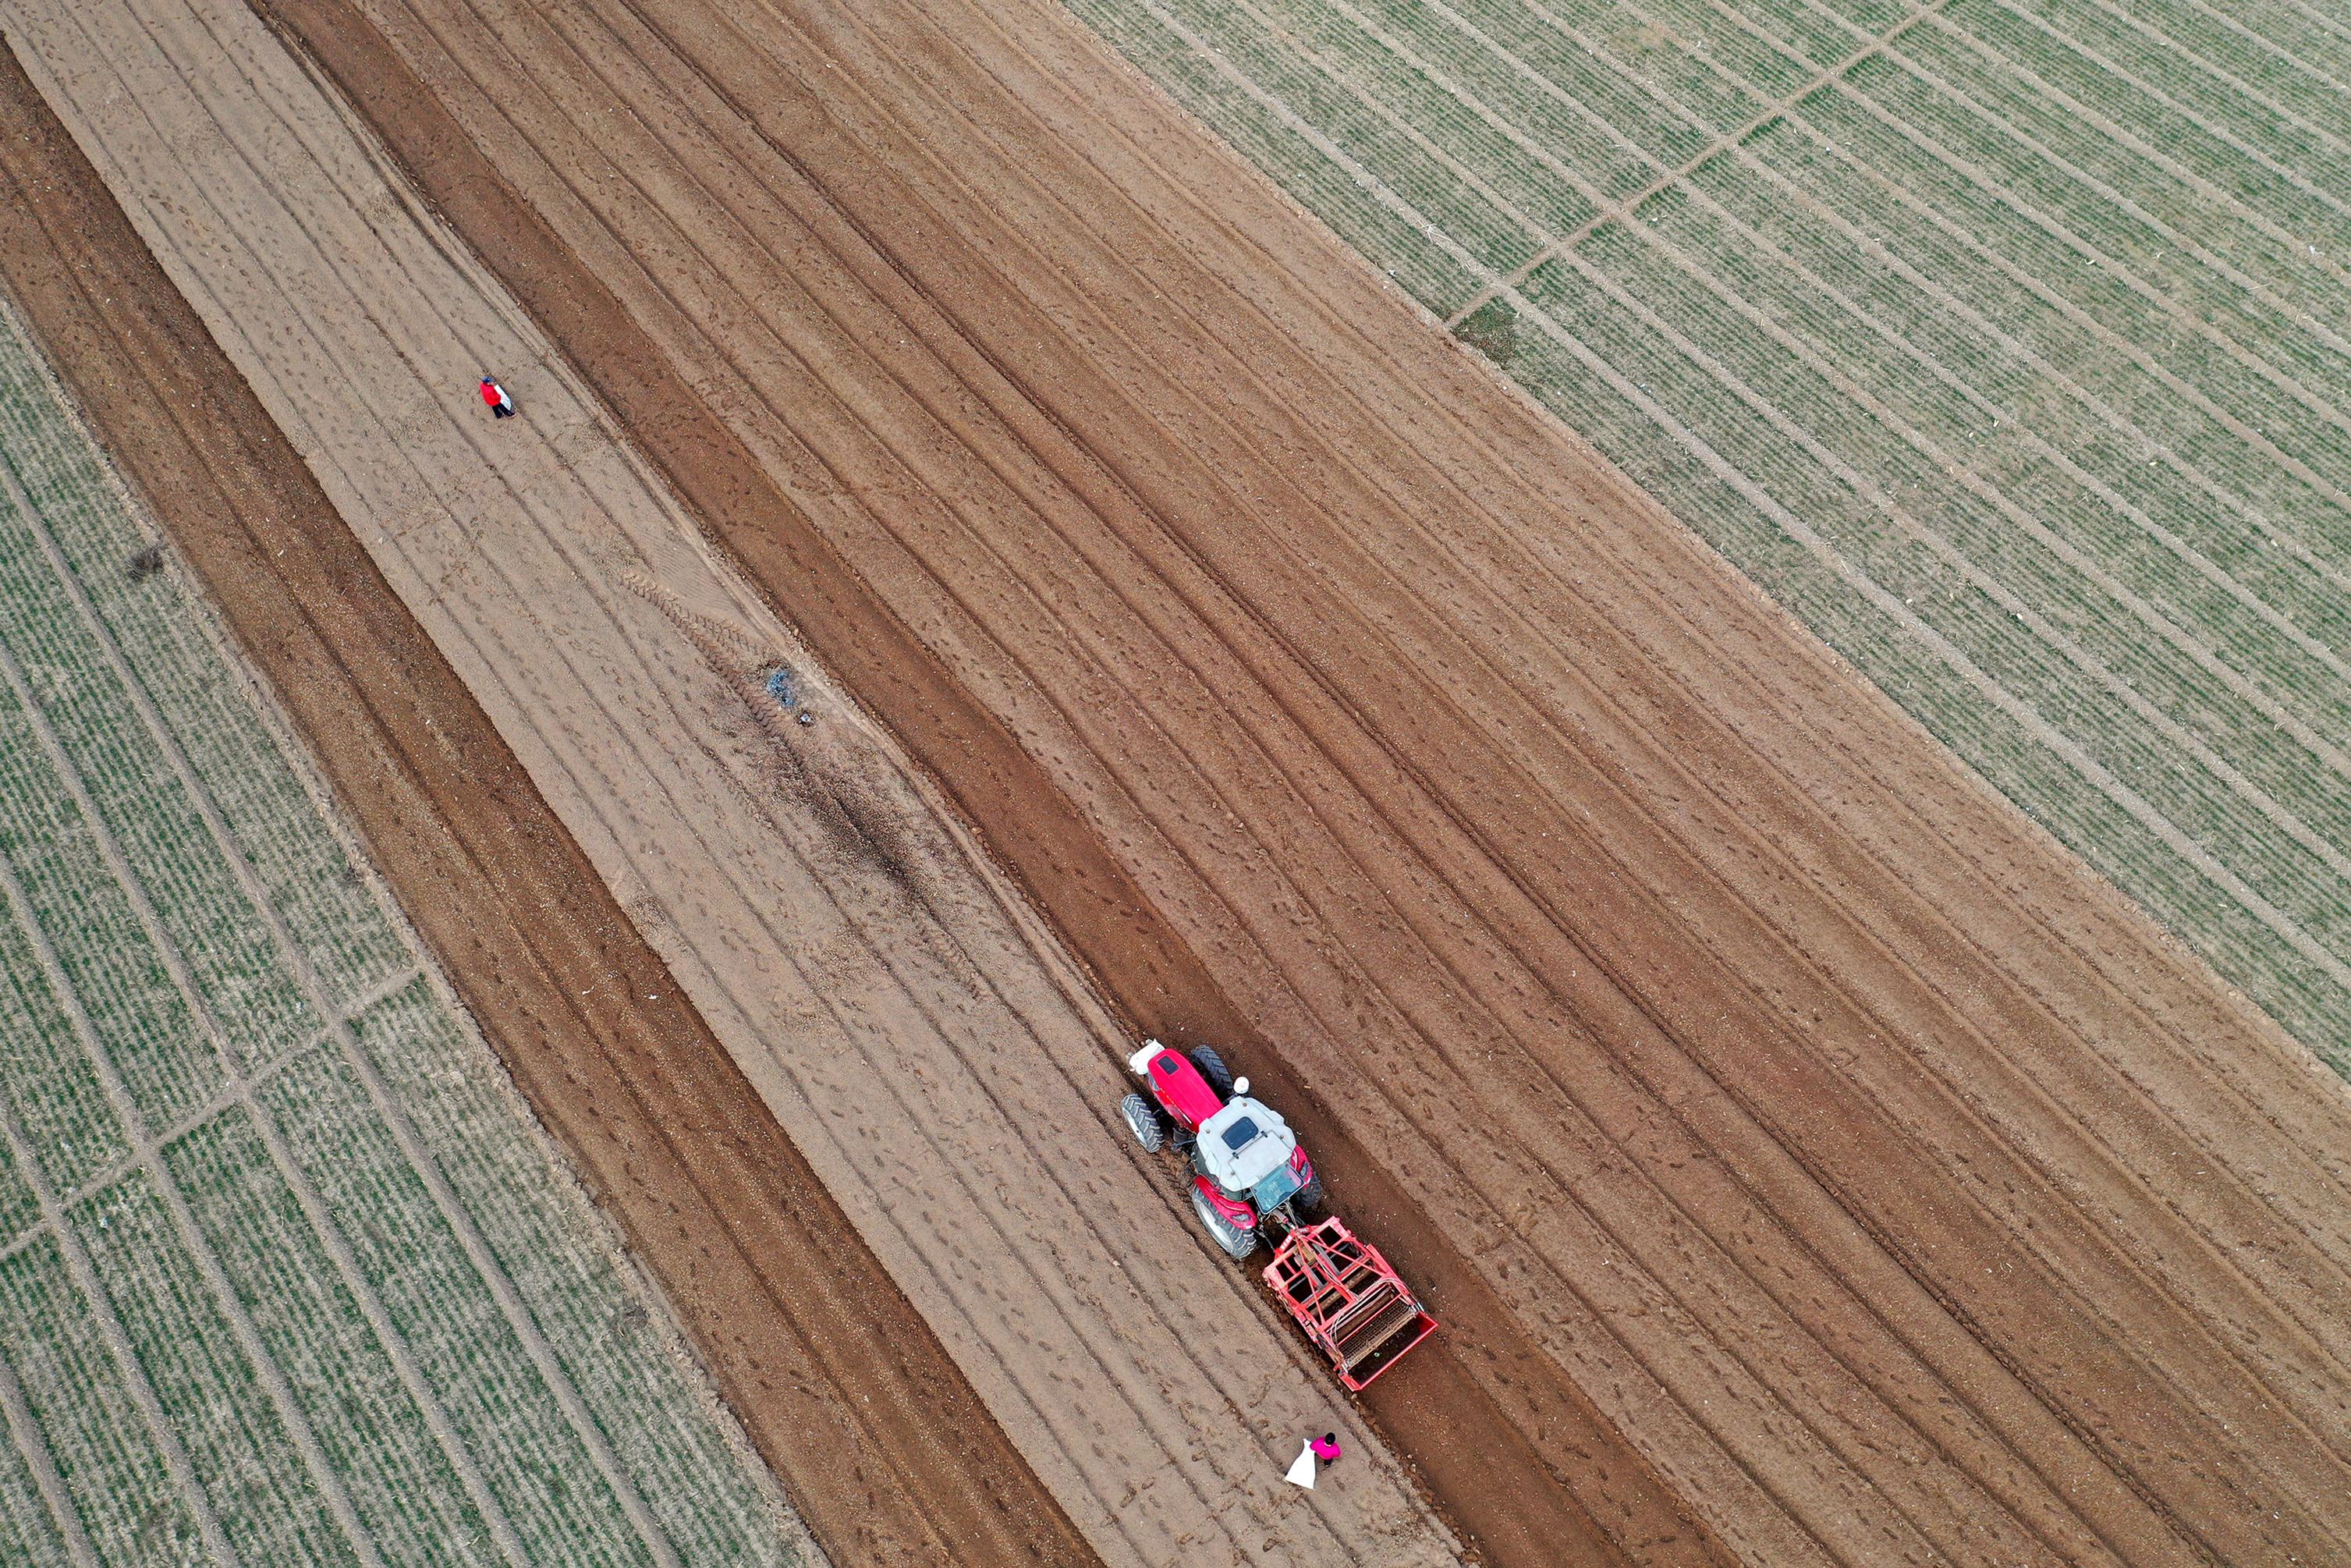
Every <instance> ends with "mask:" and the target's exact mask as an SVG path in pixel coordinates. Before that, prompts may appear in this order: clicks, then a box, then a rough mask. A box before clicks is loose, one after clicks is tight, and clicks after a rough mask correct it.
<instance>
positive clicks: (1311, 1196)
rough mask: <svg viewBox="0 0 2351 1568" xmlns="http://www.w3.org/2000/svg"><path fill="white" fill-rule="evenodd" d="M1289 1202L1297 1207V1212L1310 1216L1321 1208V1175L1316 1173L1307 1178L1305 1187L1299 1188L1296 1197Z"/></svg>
mask: <svg viewBox="0 0 2351 1568" xmlns="http://www.w3.org/2000/svg"><path fill="white" fill-rule="evenodd" d="M1290 1202H1292V1203H1294V1204H1296V1205H1297V1206H1298V1212H1299V1213H1301V1214H1311V1213H1313V1212H1314V1211H1315V1210H1316V1209H1319V1208H1321V1207H1322V1172H1321V1171H1316V1172H1315V1173H1314V1174H1313V1175H1312V1176H1309V1177H1307V1178H1306V1185H1305V1186H1301V1187H1300V1188H1299V1189H1298V1193H1297V1196H1296V1197H1292V1198H1291V1199H1290Z"/></svg>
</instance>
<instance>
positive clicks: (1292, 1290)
mask: <svg viewBox="0 0 2351 1568" xmlns="http://www.w3.org/2000/svg"><path fill="white" fill-rule="evenodd" d="M1265 1282H1266V1283H1267V1284H1268V1285H1270V1286H1271V1287H1272V1289H1273V1293H1274V1294H1275V1295H1276V1296H1278V1297H1280V1299H1281V1304H1282V1305H1283V1306H1285V1307H1288V1308H1289V1309H1290V1316H1291V1317H1293V1318H1296V1319H1297V1320H1298V1326H1299V1327H1301V1328H1302V1329H1304V1330H1305V1331H1306V1337H1307V1338H1308V1339H1311V1340H1312V1341H1313V1342H1314V1343H1315V1344H1316V1345H1317V1346H1319V1347H1320V1348H1321V1349H1322V1354H1324V1355H1327V1356H1329V1357H1330V1358H1331V1369H1332V1371H1333V1372H1336V1373H1337V1374H1338V1375H1339V1381H1340V1382H1342V1383H1343V1384H1345V1385H1347V1386H1348V1387H1349V1388H1350V1389H1353V1390H1354V1391H1356V1392H1357V1393H1361V1392H1362V1391H1363V1390H1364V1388H1365V1387H1366V1386H1367V1385H1369V1384H1370V1383H1371V1381H1372V1379H1374V1377H1377V1376H1378V1375H1380V1374H1381V1373H1383V1372H1385V1371H1386V1370H1387V1369H1388V1368H1389V1367H1391V1366H1394V1365H1395V1364H1396V1363H1397V1362H1398V1361H1400V1360H1402V1359H1403V1357H1404V1354H1405V1352H1406V1351H1408V1350H1410V1349H1411V1348H1412V1347H1413V1346H1414V1345H1416V1344H1418V1343H1420V1342H1421V1341H1422V1340H1424V1339H1426V1338H1427V1337H1428V1335H1429V1333H1431V1332H1432V1331H1434V1330H1435V1329H1436V1327H1437V1320H1436V1319H1435V1318H1433V1317H1431V1316H1429V1315H1428V1310H1427V1309H1426V1308H1425V1307H1423V1306H1422V1305H1421V1304H1420V1302H1419V1301H1416V1300H1415V1299H1414V1297H1413V1294H1412V1292H1411V1291H1407V1290H1405V1286H1404V1281H1402V1280H1400V1279H1398V1278H1397V1277H1396V1271H1395V1270H1394V1269H1391V1268H1389V1267H1388V1260H1386V1259H1384V1258H1383V1257H1381V1256H1380V1249H1378V1248H1376V1247H1374V1246H1373V1245H1372V1244H1371V1243H1370V1242H1368V1241H1365V1240H1364V1239H1363V1238H1361V1237H1359V1236H1357V1235H1356V1234H1355V1233H1354V1232H1353V1231H1352V1230H1350V1229H1348V1228H1347V1227H1346V1223H1345V1222H1344V1221H1343V1220H1340V1219H1336V1218H1332V1219H1325V1220H1323V1221H1322V1223H1320V1224H1319V1225H1308V1226H1301V1227H1300V1228H1297V1229H1295V1230H1292V1231H1291V1232H1290V1234H1289V1235H1287V1236H1285V1237H1283V1238H1282V1239H1281V1245H1280V1247H1278V1248H1276V1249H1274V1254H1273V1261H1272V1262H1271V1263H1270V1264H1268V1265H1267V1266H1266V1270H1265Z"/></svg>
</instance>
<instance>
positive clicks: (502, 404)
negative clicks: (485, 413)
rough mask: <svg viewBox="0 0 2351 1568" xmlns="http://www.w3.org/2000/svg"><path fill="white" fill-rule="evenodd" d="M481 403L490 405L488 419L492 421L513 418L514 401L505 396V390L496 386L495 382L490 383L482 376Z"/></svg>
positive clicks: (487, 378)
mask: <svg viewBox="0 0 2351 1568" xmlns="http://www.w3.org/2000/svg"><path fill="white" fill-rule="evenodd" d="M482 401H483V402H486V403H488V404H489V405H490V417H491V418H492V419H512V418H513V417H514V411H515V407H514V399H512V398H510V397H508V396H507V389H506V388H504V387H502V386H500V385H498V383H497V382H494V381H492V380H491V379H490V378H489V377H487V376H484V377H483V378H482Z"/></svg>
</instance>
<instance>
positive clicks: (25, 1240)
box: [0, 965, 423, 1265]
mask: <svg viewBox="0 0 2351 1568" xmlns="http://www.w3.org/2000/svg"><path fill="white" fill-rule="evenodd" d="M422 975H423V970H422V969H420V968H418V967H415V966H413V965H411V966H410V967H407V968H405V969H402V970H399V971H397V972H396V973H394V974H393V975H392V977H390V978H388V979H384V980H381V981H378V982H377V983H376V984H375V985H374V986H373V987H371V988H369V990H368V991H367V992H366V993H365V994H364V995H362V996H360V997H359V998H356V999H355V1000H353V1001H352V1002H351V1003H350V1006H349V1007H348V1008H346V1009H344V1014H343V1016H344V1017H345V1018H347V1019H357V1018H360V1017H363V1016H365V1014H366V1013H367V1012H368V1010H369V1009H371V1008H373V1007H375V1006H376V1005H377V1004H378V1003H380V1002H382V1001H386V1000H388V999H390V998H392V997H393V996H395V995H397V994H398V993H399V992H401V991H402V990H403V989H405V988H407V987H409V986H410V985H412V984H413V983H414V982H415V981H416V980H417V979H418V978H419V977H422ZM333 1039H334V1035H333V1031H332V1030H331V1029H329V1028H321V1029H320V1030H318V1032H316V1033H315V1034H313V1035H312V1036H311V1037H310V1038H309V1039H308V1040H303V1041H302V1042H301V1043H300V1044H298V1045H291V1046H288V1047H287V1048H286V1049H285V1050H283V1051H279V1052H277V1054H276V1055H275V1056H272V1057H269V1058H267V1059H266V1060H265V1061H260V1062H257V1063H256V1064H254V1065H252V1066H249V1067H240V1068H238V1069H237V1070H236V1071H234V1072H232V1073H231V1074H230V1076H229V1077H228V1079H227V1080H226V1082H225V1083H224V1085H223V1086H222V1087H221V1088H220V1089H219V1090H217V1091H215V1092H214V1093H213V1094H212V1095H210V1096H209V1097H208V1098H206V1099H205V1101H204V1103H202V1104H200V1105H198V1106H197V1107H196V1108H195V1109H194V1110H193V1111H190V1112H188V1113H185V1114H183V1115H182V1116H180V1117H178V1118H177V1119H175V1120H174V1121H172V1123H171V1124H169V1125H167V1126H164V1127H162V1128H159V1129H157V1130H156V1131H155V1133H154V1134H153V1136H152V1139H150V1140H148V1141H147V1142H145V1143H134V1144H133V1145H132V1147H133V1151H134V1152H132V1153H131V1154H130V1155H125V1156H124V1157H122V1158H120V1159H118V1160H116V1161H114V1162H113V1163H112V1164H110V1165H108V1166H103V1167H102V1168H100V1169H99V1170H98V1171H96V1172H94V1173H92V1174H91V1175H89V1176H86V1177H84V1178H83V1179H82V1181H81V1182H80V1184H79V1185H78V1186H75V1187H74V1188H73V1189H72V1190H71V1191H69V1192H64V1193H60V1194H59V1195H58V1202H59V1203H60V1204H61V1205H63V1207H65V1208H66V1209H67V1210H68V1211H71V1210H73V1209H76V1208H78V1207H81V1206H82V1205H83V1204H84V1203H86V1202H88V1201H89V1200H90V1199H91V1198H94V1197H97V1196H98V1195H99V1194H100V1193H101V1192H104V1191H105V1190H106V1189H107V1188H109V1187H110V1186H113V1185H114V1184H115V1183H117V1182H119V1181H120V1180H122V1178H123V1177H125V1176H131V1175H133V1174H134V1173H136V1172H138V1171H139V1170H141V1169H142V1168H145V1167H146V1166H148V1163H149V1161H150V1160H151V1159H152V1158H153V1156H154V1155H155V1154H156V1153H157V1151H159V1150H162V1149H168V1148H170V1147H172V1145H175V1144H177V1143H178V1142H179V1141H180V1140H181V1139H183V1138H184V1137H186V1136H187V1135H188V1134H191V1133H193V1132H194V1131H195V1130H196V1129H197V1128H199V1127H202V1126H203V1125H204V1124H206V1123H208V1122H210V1121H211V1120H212V1119H213V1118H214V1117H215V1116H218V1115H220V1114H222V1113H225V1112H227V1111H232V1110H239V1109H242V1110H245V1111H247V1112H249V1113H252V1114H253V1115H254V1116H255V1117H256V1118H258V1117H261V1116H263V1115H265V1114H266V1112H265V1111H264V1110H263V1108H262V1106H261V1105H260V1103H258V1102H256V1100H255V1099H254V1095H255V1093H256V1091H258V1090H260V1089H261V1088H262V1087H263V1086H264V1085H266V1084H267V1083H268V1082H270V1080H272V1079H274V1078H276V1077H277V1074H278V1073H279V1072H281V1071H285V1069H286V1068H287V1066H289V1065H291V1064H292V1063H293V1062H295V1061H298V1060H299V1059H300V1058H302V1057H304V1056H307V1055H308V1054H309V1053H310V1052H311V1051H316V1050H318V1049H319V1047H320V1046H323V1045H327V1044H329V1043H331V1042H332V1040H333ZM48 1229H49V1222H48V1220H47V1218H39V1219H36V1220H35V1221H34V1222H33V1223H32V1224H31V1225H29V1226H27V1227H26V1228H25V1229H23V1230H22V1231H19V1232H18V1233H17V1234H16V1236H15V1237H14V1238H12V1239H9V1240H7V1241H5V1242H0V1265H5V1264H6V1263H7V1261H8V1260H10V1259H12V1258H14V1257H16V1255H17V1254H18V1253H20V1252H22V1251H24V1250H25V1249H26V1248H28V1247H30V1246H32V1245H33V1244H34V1243H35V1242H37V1241H38V1240H39V1239H41V1238H42V1237H43V1236H45V1235H47V1233H48Z"/></svg>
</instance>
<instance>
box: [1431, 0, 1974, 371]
mask: <svg viewBox="0 0 2351 1568" xmlns="http://www.w3.org/2000/svg"><path fill="white" fill-rule="evenodd" d="M1439 3H1440V4H1442V0H1439ZM1949 4H1950V0H1929V3H1928V5H1924V6H1922V7H1920V8H1919V9H1917V10H1915V11H1913V12H1911V13H1910V14H1909V15H1908V16H1905V17H1903V18H1902V20H1901V21H1899V22H1897V23H1896V24H1895V25H1894V26H1892V27H1889V28H1887V29H1886V32H1885V34H1884V35H1883V36H1881V37H1876V38H1873V39H1872V40H1871V41H1870V42H1869V43H1868V44H1867V45H1866V46H1865V47H1862V48H1858V49H1855V51H1854V52H1853V53H1852V54H1850V55H1847V56H1846V57H1844V59H1842V60H1839V61H1838V62H1837V63H1836V64H1835V65H1833V66H1831V67H1829V68H1827V69H1826V70H1823V71H1822V72H1820V73H1819V74H1817V75H1815V76H1814V77H1813V78H1812V79H1811V80H1810V81H1807V82H1805V83H1804V84H1803V85H1802V87H1800V88H1798V89H1795V90H1794V91H1792V92H1789V93H1785V94H1782V96H1781V97H1779V98H1777V99H1771V100H1770V101H1769V102H1768V103H1767V104H1766V106H1765V107H1764V109H1763V110H1762V111H1761V113H1759V114H1757V115H1755V116H1754V117H1752V118H1751V119H1750V120H1748V121H1747V122H1746V123H1745V124H1743V125H1740V126H1738V127H1736V128H1735V129H1733V130H1730V131H1719V132H1717V133H1716V135H1715V138H1714V140H1713V141H1710V142H1708V144H1707V146H1706V147H1705V149H1704V150H1703V151H1701V152H1699V153H1698V155H1697V156H1696V157H1694V158H1691V159H1689V160H1687V162H1684V163H1683V164H1682V165H1681V166H1680V167H1679V168H1677V169H1673V170H1669V171H1667V172H1665V173H1663V174H1660V175H1658V176H1657V177H1656V179H1655V180H1652V181H1650V182H1649V183H1647V184H1646V185H1644V186H1643V187H1641V189H1639V190H1637V191H1635V192H1634V193H1632V194H1631V195H1629V196H1625V197H1622V198H1620V199H1617V200H1614V201H1608V200H1603V201H1602V202H1601V212H1600V215H1599V216H1597V217H1594V218H1593V219H1591V220H1589V221H1588V222H1586V223H1584V224H1583V225H1581V226H1580V227H1578V228H1576V229H1574V230H1573V231H1572V232H1570V233H1569V234H1566V235H1562V236H1561V237H1560V238H1558V239H1556V240H1553V241H1552V242H1551V244H1549V245H1547V246H1544V247H1543V248H1542V249H1541V250H1540V251H1537V252H1536V253H1535V254H1534V255H1533V256H1531V257H1529V258H1528V259H1527V260H1526V261H1524V262H1522V263H1520V266H1519V267H1518V268H1517V270H1515V271H1513V272H1511V273H1509V274H1508V275H1506V276H1504V277H1500V278H1499V279H1497V280H1496V281H1494V282H1492V283H1489V284H1488V285H1487V287H1486V289H1485V291H1484V292H1483V293H1481V294H1479V295H1477V296H1475V297H1474V298H1471V299H1470V301H1469V303H1468V304H1467V305H1464V306H1462V307H1461V308H1459V309H1458V310H1456V311H1455V312H1454V313H1453V314H1452V315H1450V316H1447V318H1445V329H1446V330H1447V331H1448V332H1450V331H1454V330H1457V329H1458V328H1459V327H1460V325H1461V323H1462V322H1464V321H1466V320H1468V319H1469V318H1470V317H1471V316H1474V315H1476V314H1477V313H1478V312H1479V310H1482V309H1484V308H1486V307H1487V306H1488V305H1489V304H1491V303H1493V301H1494V300H1495V299H1497V298H1500V297H1501V296H1502V295H1503V294H1504V293H1505V292H1506V291H1515V290H1517V289H1519V288H1520V287H1524V286H1525V284H1526V281H1527V279H1528V278H1530V277H1533V276H1534V275H1535V272H1536V269H1537V268H1539V267H1541V266H1542V265H1543V263H1545V262H1547V261H1551V260H1553V259H1554V258H1556V257H1558V256H1563V255H1565V254H1567V253H1568V252H1569V251H1572V250H1573V249H1574V248H1575V247H1576V246H1580V245H1582V244H1583V242H1584V241H1585V240H1587V239H1590V238H1591V237H1592V235H1593V234H1594V233H1595V232H1597V231H1598V230H1599V229H1600V228H1602V227H1603V226H1604V225H1607V224H1611V223H1620V224H1626V225H1630V223H1631V221H1632V218H1633V214H1635V212H1637V211H1638V210H1639V209H1640V208H1642V207H1644V206H1646V205H1647V204H1649V203H1650V202H1651V201H1652V200H1654V199H1655V198H1656V196H1658V195H1659V194H1661V193H1664V192H1666V191H1667V190H1670V189H1672V188H1673V187H1674V186H1675V185H1677V184H1679V183H1682V182H1683V181H1685V180H1687V179H1688V178H1689V177H1690V176H1691V175H1692V174H1694V173H1696V172H1698V170H1699V169H1701V168H1703V167H1704V166H1705V165H1707V164H1708V163H1710V162H1713V161H1714V160H1715V159H1717V158H1719V157H1721V156H1722V155H1723V154H1724V153H1725V152H1729V151H1731V150H1732V149H1733V148H1736V147H1737V146H1738V145H1739V144H1740V142H1742V141H1746V140H1747V139H1748V138H1749V137H1750V136H1752V135H1754V134H1755V133H1756V132H1757V131H1761V130H1762V129H1763V128H1764V127H1765V126H1767V125H1769V124H1771V122H1772V121H1773V120H1780V119H1784V118H1785V117H1787V116H1788V115H1790V114H1792V113H1793V112H1794V111H1795V108H1796V106H1797V105H1798V104H1800V103H1802V102H1803V100H1804V99H1808V98H1810V97H1812V96H1813V94H1814V93H1816V92H1818V91H1820V90H1821V89H1823V88H1824V87H1828V86H1830V85H1832V84H1833V83H1834V82H1835V81H1837V80H1838V79H1839V78H1842V77H1844V74H1845V73H1846V72H1847V71H1850V70H1852V69H1853V68H1855V67H1856V66H1859V65H1861V64H1863V63H1864V62H1865V61H1866V60H1868V59H1870V58H1871V57H1874V56H1876V55H1877V54H1879V53H1880V52H1882V51H1884V50H1886V49H1889V48H1891V47H1893V46H1894V44H1895V42H1896V40H1897V39H1899V38H1900V37H1902V35H1903V34H1905V33H1907V32H1908V31H1909V30H1910V29H1911V28H1913V27H1915V26H1917V25H1918V24H1919V23H1921V22H1923V21H1925V20H1926V19H1927V18H1928V17H1929V16H1935V15H1937V14H1938V13H1939V12H1940V11H1941V10H1942V8H1943V7H1944V6H1946V5H1949ZM1449 9H1450V7H1447V10H1448V11H1449ZM1544 17H1545V20H1549V19H1550V16H1549V13H1547V12H1546V13H1545V14H1544ZM1580 37H1581V36H1580V35H1579V38H1580ZM1505 57H1507V58H1510V59H1512V60H1514V61H1515V60H1516V57H1515V56H1510V55H1508V54H1507V53H1506V54H1505ZM1708 64H1709V65H1711V64H1712V62H1711V61H1709V62H1708ZM1465 101H1467V102H1471V103H1474V104H1476V106H1477V108H1478V110H1479V113H1480V114H1481V115H1483V116H1486V118H1487V119H1488V120H1489V123H1490V122H1491V120H1492V117H1491V115H1490V114H1489V112H1488V110H1487V109H1486V106H1485V104H1484V103H1483V102H1482V101H1479V100H1477V99H1466V98H1465ZM1602 123H1603V124H1607V121H1606V120H1602ZM1609 129H1611V130H1612V131H1614V130H1615V127H1614V126H1610V127H1609ZM1617 134H1620V135H1621V134H1623V133H1622V132H1621V131H1618V132H1617Z"/></svg>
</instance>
